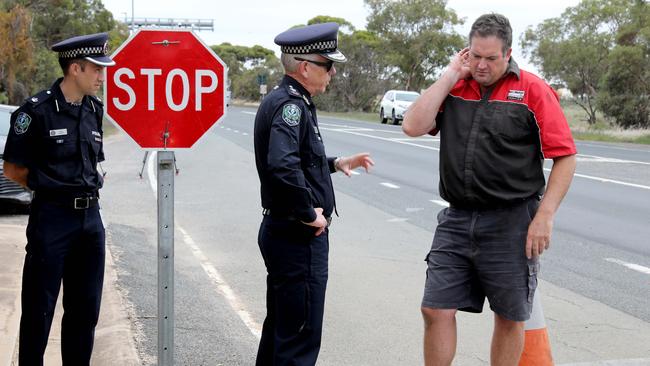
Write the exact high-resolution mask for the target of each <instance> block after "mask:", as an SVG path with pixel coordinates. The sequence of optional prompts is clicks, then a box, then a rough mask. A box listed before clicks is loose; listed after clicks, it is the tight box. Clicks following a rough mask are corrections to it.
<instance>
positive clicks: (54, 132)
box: [50, 128, 68, 137]
mask: <svg viewBox="0 0 650 366" xmlns="http://www.w3.org/2000/svg"><path fill="white" fill-rule="evenodd" d="M67 134H68V129H67V128H61V129H58V130H50V137H55V136H65V135H67Z"/></svg>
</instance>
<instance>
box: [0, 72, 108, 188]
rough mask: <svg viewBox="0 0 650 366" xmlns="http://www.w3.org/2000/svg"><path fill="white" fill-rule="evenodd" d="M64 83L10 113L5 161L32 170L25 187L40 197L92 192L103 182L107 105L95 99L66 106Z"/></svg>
mask: <svg viewBox="0 0 650 366" xmlns="http://www.w3.org/2000/svg"><path fill="white" fill-rule="evenodd" d="M62 80H63V79H59V80H57V81H56V82H55V83H54V85H52V87H51V88H50V89H49V90H44V91H42V92H40V93H38V94H36V95H35V96H33V97H30V98H28V99H27V101H26V102H25V104H23V105H22V106H21V107H20V108H18V109H17V110H16V111H15V112H14V113H13V114H12V116H11V128H10V131H9V136H8V137H7V144H6V146H5V152H4V156H3V158H4V160H6V161H8V162H10V163H14V164H17V165H20V166H24V167H26V168H28V169H29V174H28V176H27V186H28V187H29V188H30V189H31V190H33V191H36V192H37V193H38V192H58V193H70V194H78V193H93V192H96V191H97V190H98V189H100V188H101V187H102V183H103V178H102V176H101V174H100V173H99V172H98V171H97V163H98V162H100V161H103V160H104V152H103V141H102V139H103V131H102V115H103V104H102V103H101V102H100V101H99V99H97V98H96V97H93V96H85V97H84V98H83V100H82V103H81V105H79V106H73V105H70V104H68V103H67V102H66V100H65V97H64V96H63V93H62V92H61V88H60V87H59V85H60V84H61V81H62Z"/></svg>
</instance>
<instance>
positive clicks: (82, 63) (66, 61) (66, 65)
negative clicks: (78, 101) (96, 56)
mask: <svg viewBox="0 0 650 366" xmlns="http://www.w3.org/2000/svg"><path fill="white" fill-rule="evenodd" d="M89 62H90V61H88V60H85V59H83V58H59V65H60V66H61V70H63V76H66V75H68V71H69V70H70V65H72V64H78V65H79V67H81V71H84V70H85V68H86V65H87V64H88V63H89Z"/></svg>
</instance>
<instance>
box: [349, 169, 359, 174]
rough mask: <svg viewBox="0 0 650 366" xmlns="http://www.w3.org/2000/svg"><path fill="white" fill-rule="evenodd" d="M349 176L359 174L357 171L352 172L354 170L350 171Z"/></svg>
mask: <svg viewBox="0 0 650 366" xmlns="http://www.w3.org/2000/svg"><path fill="white" fill-rule="evenodd" d="M350 174H352V175H360V174H361V173H359V172H357V171H354V170H350Z"/></svg>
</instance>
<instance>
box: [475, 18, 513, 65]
mask: <svg viewBox="0 0 650 366" xmlns="http://www.w3.org/2000/svg"><path fill="white" fill-rule="evenodd" d="M474 36H479V37H489V36H496V37H497V38H499V39H500V40H501V41H503V54H504V55H505V54H506V52H508V49H509V48H510V47H512V27H510V21H508V18H506V17H505V16H503V15H501V14H496V13H491V14H483V15H481V16H480V17H478V19H476V21H474V24H472V29H471V30H470V31H469V42H470V44H471V43H472V37H474Z"/></svg>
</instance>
